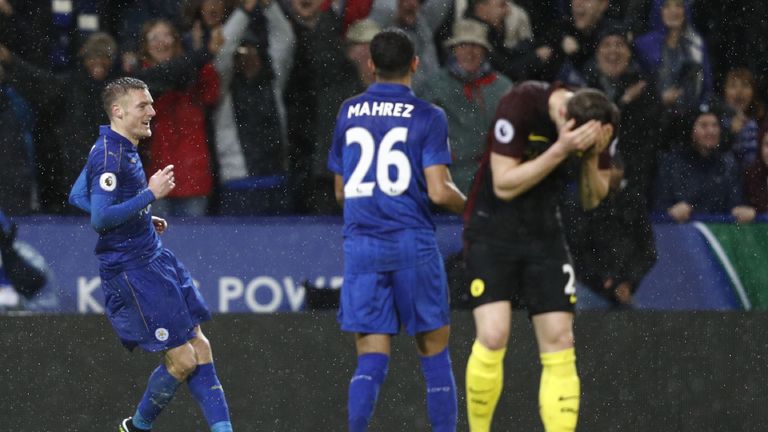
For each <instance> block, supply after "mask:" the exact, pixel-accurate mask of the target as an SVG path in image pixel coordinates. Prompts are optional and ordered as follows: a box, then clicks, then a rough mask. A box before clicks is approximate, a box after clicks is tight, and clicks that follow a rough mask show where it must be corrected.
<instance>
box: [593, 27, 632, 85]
mask: <svg viewBox="0 0 768 432" xmlns="http://www.w3.org/2000/svg"><path fill="white" fill-rule="evenodd" d="M631 56H632V51H630V49H629V46H628V45H627V43H626V41H625V39H624V38H622V37H621V36H617V35H610V36H606V37H604V38H603V39H602V40H601V41H600V45H598V47H597V67H598V68H599V69H600V71H601V72H602V73H603V74H605V75H607V76H609V77H611V78H616V77H618V76H619V75H621V74H622V73H623V72H624V71H625V70H627V67H628V66H629V59H630V57H631Z"/></svg>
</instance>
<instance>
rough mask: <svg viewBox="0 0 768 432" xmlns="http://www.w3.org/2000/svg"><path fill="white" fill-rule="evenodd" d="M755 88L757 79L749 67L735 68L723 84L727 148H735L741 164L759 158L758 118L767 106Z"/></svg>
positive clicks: (724, 125) (734, 150)
mask: <svg viewBox="0 0 768 432" xmlns="http://www.w3.org/2000/svg"><path fill="white" fill-rule="evenodd" d="M756 91H757V88H756V84H755V78H754V76H753V75H752V72H751V71H750V70H749V69H747V68H733V69H731V70H729V71H728V74H726V76H725V84H724V86H723V100H724V101H725V109H726V112H725V115H724V116H723V128H725V130H726V132H727V133H726V143H727V146H726V147H727V148H730V149H731V150H732V151H733V154H734V156H736V160H737V161H738V162H739V165H740V166H742V167H746V166H747V165H749V164H751V163H752V162H754V161H755V159H757V147H758V142H757V139H758V137H757V119H759V118H762V117H763V116H764V109H763V105H762V103H761V102H760V101H759V100H758V99H757V94H756Z"/></svg>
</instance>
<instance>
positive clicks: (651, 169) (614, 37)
mask: <svg viewBox="0 0 768 432" xmlns="http://www.w3.org/2000/svg"><path fill="white" fill-rule="evenodd" d="M577 78H579V77H577ZM580 78H581V79H580V80H577V81H576V82H572V84H576V85H579V86H587V87H592V88H597V89H600V90H602V91H603V92H604V93H605V94H606V96H608V98H609V99H610V100H611V101H613V102H614V103H615V104H616V105H617V106H618V107H619V109H620V111H621V127H620V128H619V135H618V137H619V141H618V149H617V151H618V153H619V154H620V155H621V159H622V160H623V165H624V168H623V181H622V186H621V191H622V193H623V194H627V195H628V196H627V199H626V204H628V205H631V206H632V208H633V210H635V211H637V212H638V213H641V214H643V213H646V212H647V210H649V209H650V204H651V189H652V183H653V176H654V175H655V172H656V159H657V154H658V152H659V151H660V150H661V146H660V144H659V130H658V129H657V128H655V127H648V119H655V118H658V117H659V115H660V114H661V105H660V104H659V103H658V101H657V99H656V98H654V95H653V91H654V90H653V85H652V84H649V82H651V81H650V80H649V79H648V78H647V77H646V76H645V74H644V73H643V71H642V70H641V69H640V67H639V66H638V64H637V63H636V62H635V61H634V59H633V58H632V50H631V45H630V42H629V39H628V36H627V33H626V30H625V28H624V27H623V26H622V25H615V24H613V25H607V26H606V27H605V28H604V29H603V31H602V32H601V35H600V38H599V43H598V46H597V52H596V53H595V57H594V58H593V59H592V60H590V61H589V62H588V63H587V64H586V66H585V71H584V74H583V76H581V77H580Z"/></svg>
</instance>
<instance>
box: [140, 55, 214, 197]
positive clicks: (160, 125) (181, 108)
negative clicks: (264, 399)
mask: <svg viewBox="0 0 768 432" xmlns="http://www.w3.org/2000/svg"><path fill="white" fill-rule="evenodd" d="M218 98H219V76H218V74H217V73H216V70H215V69H214V68H213V65H211V64H210V63H208V64H206V65H205V66H203V68H202V69H201V70H200V74H199V75H198V77H197V80H196V81H194V82H193V83H191V84H190V85H189V86H187V88H185V89H183V90H169V91H166V92H164V93H162V94H160V95H159V96H157V98H156V99H155V103H154V107H155V111H156V112H157V114H156V115H155V117H154V118H153V119H152V137H151V138H149V142H148V143H147V144H148V145H147V147H148V149H149V158H150V159H149V160H150V163H149V164H148V167H147V177H149V176H151V175H152V174H154V173H155V172H157V170H159V169H162V168H164V167H165V166H166V165H169V164H171V165H173V166H174V170H173V172H174V176H175V178H176V187H175V188H174V189H173V191H171V193H170V194H169V195H168V196H170V197H173V198H187V197H199V196H206V195H208V194H210V193H211V189H212V188H213V174H212V171H211V163H210V159H211V157H210V147H209V145H208V133H207V130H206V121H205V113H206V108H207V107H211V106H213V105H215V104H216V102H217V101H218Z"/></svg>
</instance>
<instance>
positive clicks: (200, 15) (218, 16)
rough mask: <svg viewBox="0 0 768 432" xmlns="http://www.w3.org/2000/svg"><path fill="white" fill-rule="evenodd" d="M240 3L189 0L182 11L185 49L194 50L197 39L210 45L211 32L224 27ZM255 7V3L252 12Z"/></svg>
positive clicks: (221, 0)
mask: <svg viewBox="0 0 768 432" xmlns="http://www.w3.org/2000/svg"><path fill="white" fill-rule="evenodd" d="M240 3H241V2H240V1H239V0H187V1H186V2H185V3H184V6H183V8H182V11H181V19H182V27H181V28H182V29H184V30H185V31H186V33H185V34H184V36H183V37H182V41H183V44H184V48H185V49H186V50H191V49H194V39H196V38H202V41H203V44H206V43H208V40H210V37H211V32H213V31H214V30H216V29H217V28H219V27H221V26H222V25H224V22H225V21H226V20H228V19H229V17H230V15H231V14H232V12H233V11H234V10H235V9H236V8H237V6H238V4H240ZM255 5H256V3H255V2H254V3H253V5H252V6H249V7H250V8H251V10H253V8H254V7H255ZM249 13H250V11H249ZM233 43H235V44H237V41H234V42H233Z"/></svg>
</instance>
